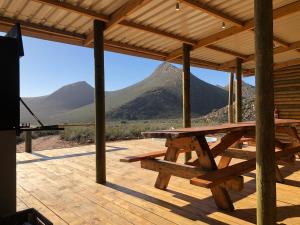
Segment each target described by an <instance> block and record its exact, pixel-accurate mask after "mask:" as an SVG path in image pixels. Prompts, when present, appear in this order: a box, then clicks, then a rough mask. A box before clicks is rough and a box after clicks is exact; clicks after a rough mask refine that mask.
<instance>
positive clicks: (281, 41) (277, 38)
mask: <svg viewBox="0 0 300 225" xmlns="http://www.w3.org/2000/svg"><path fill="white" fill-rule="evenodd" d="M251 31H253V32H255V29H254V28H253V29H251ZM273 41H274V43H277V44H279V45H281V46H284V47H289V43H288V42H286V41H284V40H282V39H281V38H279V37H276V36H275V35H274V36H273Z"/></svg>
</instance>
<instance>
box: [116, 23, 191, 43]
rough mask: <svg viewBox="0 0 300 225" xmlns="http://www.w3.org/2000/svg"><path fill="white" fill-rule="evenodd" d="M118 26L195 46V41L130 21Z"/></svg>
mask: <svg viewBox="0 0 300 225" xmlns="http://www.w3.org/2000/svg"><path fill="white" fill-rule="evenodd" d="M120 25H123V26H127V27H130V28H134V29H138V30H142V31H148V32H151V33H153V34H157V35H160V36H164V37H168V38H171V39H173V40H176V41H180V42H183V43H187V44H190V45H195V44H196V41H194V40H191V39H188V38H185V37H181V36H179V35H176V34H172V33H168V32H165V31H162V30H158V29H156V28H153V27H150V26H145V25H142V24H137V23H134V22H131V21H127V20H123V21H122V22H120Z"/></svg>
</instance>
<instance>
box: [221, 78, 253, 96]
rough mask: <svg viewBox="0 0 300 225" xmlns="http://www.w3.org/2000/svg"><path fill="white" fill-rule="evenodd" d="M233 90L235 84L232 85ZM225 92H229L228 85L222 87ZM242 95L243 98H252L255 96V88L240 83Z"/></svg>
mask: <svg viewBox="0 0 300 225" xmlns="http://www.w3.org/2000/svg"><path fill="white" fill-rule="evenodd" d="M233 88H235V83H234V85H233ZM224 89H225V90H227V91H228V90H229V85H226V86H225V87H224ZM242 95H243V98H252V97H254V95H255V87H254V86H252V85H250V84H248V83H246V82H242Z"/></svg>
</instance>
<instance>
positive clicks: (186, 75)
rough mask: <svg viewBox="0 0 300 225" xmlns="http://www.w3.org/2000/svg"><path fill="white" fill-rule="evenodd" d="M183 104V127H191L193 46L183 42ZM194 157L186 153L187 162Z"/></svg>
mask: <svg viewBox="0 0 300 225" xmlns="http://www.w3.org/2000/svg"><path fill="white" fill-rule="evenodd" d="M182 51H183V57H182V66H183V69H182V105H183V127H191V100H190V96H191V90H190V77H191V71H190V51H191V46H190V45H188V44H185V43H184V44H183V47H182ZM191 158H192V153H191V152H187V153H185V162H188V161H189V160H190V159H191Z"/></svg>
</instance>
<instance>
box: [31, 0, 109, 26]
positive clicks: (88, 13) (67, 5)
mask: <svg viewBox="0 0 300 225" xmlns="http://www.w3.org/2000/svg"><path fill="white" fill-rule="evenodd" d="M33 1H36V2H40V3H44V4H48V5H51V6H54V7H57V8H61V9H64V10H68V11H73V12H76V13H79V14H81V15H85V16H89V17H91V18H93V19H97V20H101V21H104V22H108V21H109V17H108V16H106V15H103V14H100V13H97V12H95V11H92V10H89V9H84V8H82V7H78V6H75V5H72V4H70V3H67V2H64V1H56V0H33Z"/></svg>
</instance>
